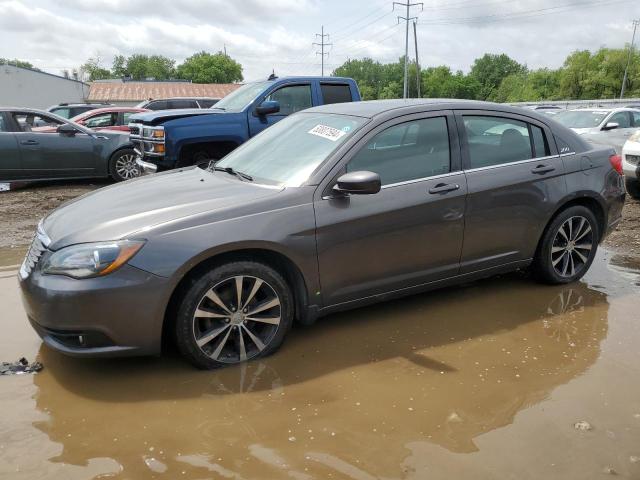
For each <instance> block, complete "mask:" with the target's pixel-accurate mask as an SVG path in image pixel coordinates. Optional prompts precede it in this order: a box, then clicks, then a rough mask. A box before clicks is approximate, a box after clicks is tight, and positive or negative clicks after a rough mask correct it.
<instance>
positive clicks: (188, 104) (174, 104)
mask: <svg viewBox="0 0 640 480" xmlns="http://www.w3.org/2000/svg"><path fill="white" fill-rule="evenodd" d="M167 104H168V108H170V109H178V108H198V103H197V102H196V101H195V100H188V99H182V98H181V99H178V100H169V101H167Z"/></svg>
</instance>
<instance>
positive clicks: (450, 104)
mask: <svg viewBox="0 0 640 480" xmlns="http://www.w3.org/2000/svg"><path fill="white" fill-rule="evenodd" d="M452 109H455V110H496V111H501V112H506V113H513V114H517V115H527V116H531V117H534V118H545V119H546V118H548V117H542V116H541V115H540V114H538V113H536V112H535V111H533V110H525V109H523V108H520V107H512V106H509V105H505V104H501V103H493V102H482V101H477V100H463V99H452V98H408V99H406V100H405V99H394V100H369V101H365V102H351V103H332V104H329V105H322V106H318V107H313V108H310V109H308V110H305V112H318V113H335V114H339V115H353V116H357V117H365V118H373V117H375V116H377V115H382V114H384V113H388V112H391V111H395V110H406V111H407V113H412V111H414V110H415V111H423V110H452Z"/></svg>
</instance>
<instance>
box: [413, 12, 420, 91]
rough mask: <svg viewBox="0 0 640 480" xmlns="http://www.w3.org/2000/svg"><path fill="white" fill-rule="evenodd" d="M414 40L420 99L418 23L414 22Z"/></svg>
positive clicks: (417, 85)
mask: <svg viewBox="0 0 640 480" xmlns="http://www.w3.org/2000/svg"><path fill="white" fill-rule="evenodd" d="M413 40H414V42H415V43H416V87H417V88H418V98H421V97H420V60H418V34H417V32H416V21H415V20H414V21H413Z"/></svg>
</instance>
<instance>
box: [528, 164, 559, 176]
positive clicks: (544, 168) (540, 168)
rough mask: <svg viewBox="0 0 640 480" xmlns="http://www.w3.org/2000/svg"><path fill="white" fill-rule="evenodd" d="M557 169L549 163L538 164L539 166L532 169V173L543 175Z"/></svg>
mask: <svg viewBox="0 0 640 480" xmlns="http://www.w3.org/2000/svg"><path fill="white" fill-rule="evenodd" d="M555 169H556V168H555V167H551V166H549V165H538V166H537V167H535V168H533V169H532V170H531V173H537V174H540V175H542V174H545V173H549V172H553V171H554V170H555Z"/></svg>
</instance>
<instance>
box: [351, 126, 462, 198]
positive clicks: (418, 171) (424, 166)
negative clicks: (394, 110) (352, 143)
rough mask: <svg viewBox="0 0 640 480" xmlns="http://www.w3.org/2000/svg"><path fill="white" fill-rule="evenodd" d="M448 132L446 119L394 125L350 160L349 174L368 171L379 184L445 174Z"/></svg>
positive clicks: (447, 158)
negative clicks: (376, 178)
mask: <svg viewBox="0 0 640 480" xmlns="http://www.w3.org/2000/svg"><path fill="white" fill-rule="evenodd" d="M450 156H451V155H450V149H449V131H448V127H447V119H446V118H445V117H434V118H425V119H422V120H415V121H412V122H406V123H401V124H399V125H394V126H393V127H389V128H387V129H386V130H383V131H382V132H380V133H378V134H377V135H376V136H374V137H373V138H372V139H371V140H369V142H367V144H366V145H365V146H364V147H363V148H362V149H361V150H360V151H359V152H358V153H356V155H355V156H354V157H353V158H352V159H351V160H350V162H349V164H348V165H347V171H348V172H355V171H360V170H367V171H370V172H375V173H377V174H378V175H380V179H381V180H382V185H390V184H394V183H400V182H405V181H409V180H418V179H422V178H428V177H432V176H434V175H441V174H444V173H448V172H449V171H450V170H451V167H450V163H451V160H450Z"/></svg>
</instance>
